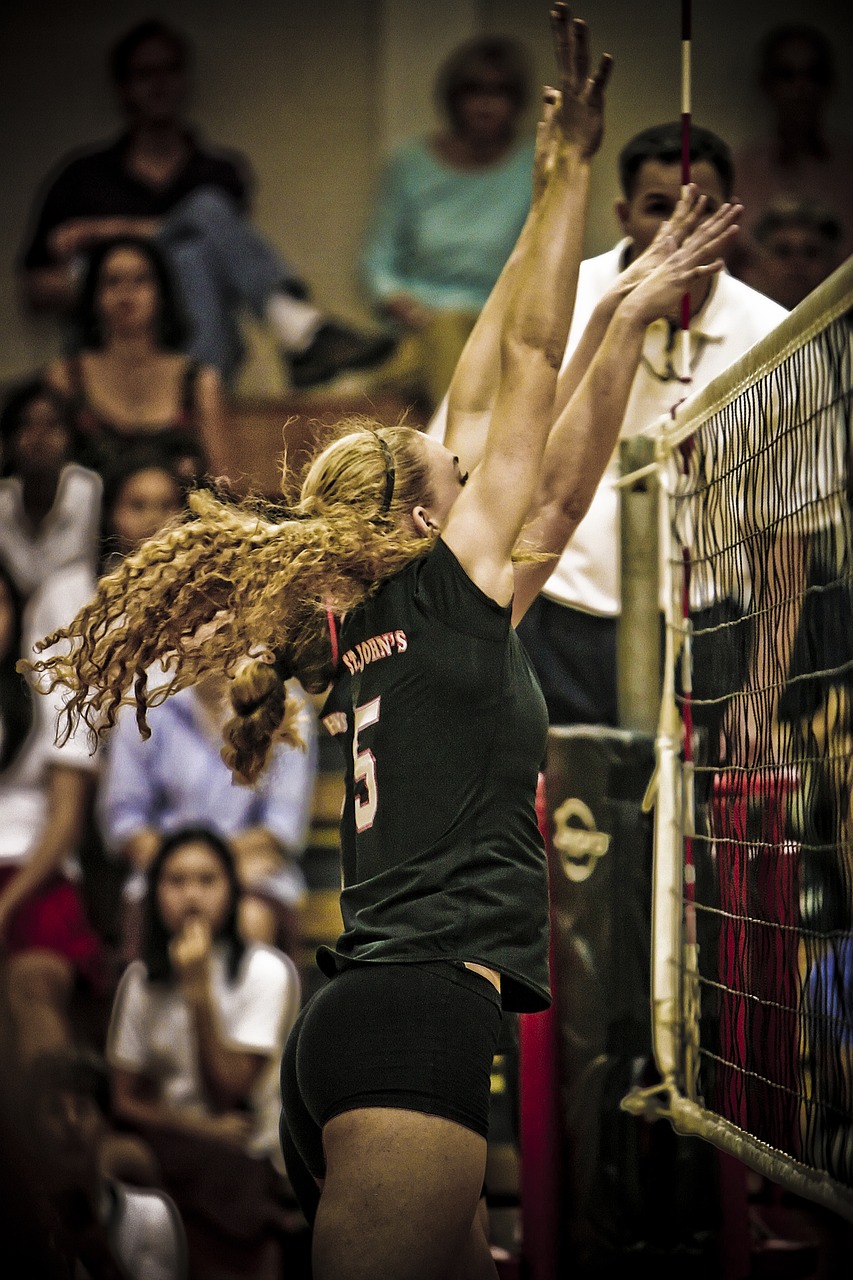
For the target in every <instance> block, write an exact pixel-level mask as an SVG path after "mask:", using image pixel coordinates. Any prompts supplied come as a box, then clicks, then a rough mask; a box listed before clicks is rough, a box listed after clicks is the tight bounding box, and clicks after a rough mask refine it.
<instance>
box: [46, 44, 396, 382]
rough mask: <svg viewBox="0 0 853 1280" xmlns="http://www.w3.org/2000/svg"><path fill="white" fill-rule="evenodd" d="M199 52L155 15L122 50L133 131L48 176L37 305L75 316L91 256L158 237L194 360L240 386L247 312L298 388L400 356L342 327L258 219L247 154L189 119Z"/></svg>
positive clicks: (116, 72) (378, 340)
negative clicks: (185, 315) (267, 332)
mask: <svg viewBox="0 0 853 1280" xmlns="http://www.w3.org/2000/svg"><path fill="white" fill-rule="evenodd" d="M189 64H190V47H189V44H188V42H187V40H186V38H185V37H184V36H183V34H182V33H181V32H179V31H177V30H176V29H175V28H174V27H172V26H170V25H168V24H167V23H165V22H161V21H159V20H157V19H147V20H145V21H143V22H140V23H138V24H137V25H136V26H134V27H133V28H132V29H131V30H130V31H128V32H127V33H126V34H125V35H124V36H123V37H122V38H121V39H120V40H119V41H118V43H117V44H116V45H115V47H114V49H113V50H112V54H111V58H110V71H111V75H112V80H113V83H114V86H115V89H116V91H117V94H118V98H119V103H120V106H121V109H122V111H123V113H124V116H125V119H126V123H127V130H126V132H124V133H123V134H122V135H121V136H120V137H119V138H118V139H116V141H115V142H113V143H112V144H110V145H109V146H107V147H100V148H97V149H93V150H86V151H82V152H78V153H76V154H74V155H73V156H71V157H66V158H65V159H64V160H63V161H62V162H61V163H60V165H59V166H58V169H57V170H56V171H55V172H54V174H53V176H52V177H51V179H50V180H49V181H48V183H47V185H46V187H45V189H44V191H43V193H42V195H41V198H40V200H39V202H38V205H37V207H36V210H35V212H34V217H33V228H32V230H31V233H30V235H29V237H28V240H27V243H26V246H25V249H24V251H23V254H22V260H21V267H22V275H23V278H22V284H23V292H24V298H25V300H26V301H27V302H28V303H29V305H30V306H31V307H33V308H34V309H37V310H46V311H58V312H61V313H66V312H68V311H70V310H71V309H72V308H73V305H74V302H75V299H76V296H77V284H78V280H79V276H80V274H81V271H82V269H83V264H84V262H85V258H86V255H87V254H88V253H90V252H91V250H92V249H93V248H94V247H95V246H96V245H98V244H100V243H101V242H102V241H104V240H106V239H111V238H113V237H114V236H117V235H122V236H124V235H136V236H145V237H154V238H156V239H157V241H158V243H159V244H160V246H161V248H162V249H164V250H165V252H166V253H167V256H168V258H169V261H170V263H171V266H172V268H173V270H174V271H175V273H176V276H177V279H178V282H179V284H180V290H181V293H182V295H183V298H184V301H185V304H186V307H187V310H188V312H189V317H190V320H191V328H192V334H191V342H190V346H189V351H190V354H191V355H192V356H193V358H194V359H196V360H198V361H200V362H202V363H205V364H211V365H214V366H215V367H216V368H217V369H218V370H219V371H220V372H221V373H222V375H223V377H224V378H225V379H226V381H228V380H230V379H231V378H232V377H233V375H234V373H235V371H236V369H237V366H238V365H239V362H240V359H241V355H242V346H241V341H240V333H239V325H238V323H237V316H238V313H239V310H240V308H241V307H248V308H249V309H250V310H251V311H252V312H254V314H255V315H256V316H257V317H258V318H259V319H264V320H266V321H267V322H268V323H269V324H270V326H271V328H272V330H273V331H274V333H275V335H276V338H277V340H278V342H279V344H280V346H281V349H282V352H283V353H284V355H285V358H286V361H287V365H288V367H289V374H290V379H291V382H292V383H293V385H294V386H311V385H315V384H319V383H323V382H326V381H328V380H329V379H331V378H333V377H334V375H335V374H337V373H339V372H341V371H342V370H344V369H352V368H361V367H366V366H369V365H370V364H372V363H374V362H375V361H377V360H379V359H382V358H383V357H384V356H385V355H387V354H388V352H389V350H390V349H391V346H392V345H393V344H392V343H391V341H390V340H389V339H388V338H387V337H386V336H385V335H376V336H366V335H362V334H360V333H357V332H355V331H354V330H352V329H350V328H348V327H346V326H344V325H342V324H339V323H337V322H335V321H334V320H331V319H329V317H327V316H326V315H325V314H324V313H323V312H322V311H321V310H320V309H318V308H317V307H315V306H314V305H312V304H311V303H310V302H308V301H306V294H307V290H306V288H305V285H304V284H303V283H302V281H301V280H299V279H298V277H297V275H296V272H295V271H294V269H293V268H292V267H291V266H290V265H289V264H288V263H286V262H284V261H283V260H282V259H281V258H280V257H279V256H278V254H277V253H276V252H275V250H273V248H272V247H271V246H270V245H269V244H267V242H266V241H265V240H264V239H263V238H262V237H261V236H260V234H259V233H258V232H257V231H256V230H255V229H254V228H253V227H252V225H251V223H250V222H249V220H248V217H247V213H248V203H249V200H248V196H249V186H250V180H249V177H248V167H247V164H246V162H245V160H244V158H243V157H242V156H239V155H237V154H235V153H225V152H223V151H221V150H219V149H217V150H215V151H213V150H208V149H206V148H205V147H204V146H203V145H202V144H201V143H200V142H199V140H198V137H197V135H196V134H195V133H194V132H193V131H191V130H190V129H189V128H188V127H187V125H186V122H185V118H184V107H185V100H186V97H187V88H188V71H189Z"/></svg>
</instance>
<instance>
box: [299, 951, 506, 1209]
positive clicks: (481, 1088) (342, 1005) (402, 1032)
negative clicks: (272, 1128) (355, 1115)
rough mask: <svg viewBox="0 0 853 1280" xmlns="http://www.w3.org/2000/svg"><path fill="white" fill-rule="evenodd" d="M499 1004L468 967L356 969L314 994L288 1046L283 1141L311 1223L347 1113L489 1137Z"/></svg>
mask: <svg viewBox="0 0 853 1280" xmlns="http://www.w3.org/2000/svg"><path fill="white" fill-rule="evenodd" d="M500 1026H501V1000H500V996H499V995H498V993H497V991H496V990H495V988H494V987H493V986H492V984H491V983H490V982H489V980H488V979H487V978H484V977H483V976H482V975H481V974H479V973H473V972H472V971H471V970H470V969H466V968H465V967H464V965H463V964H461V963H457V962H451V961H430V962H427V963H416V964H375V963H371V964H355V965H353V966H352V967H349V968H346V969H344V970H343V971H342V972H341V973H338V974H336V975H335V977H333V978H332V979H331V981H330V982H329V983H328V984H327V985H326V986H324V987H321V989H320V990H319V991H318V992H317V994H316V996H314V998H313V999H312V1000H311V1001H310V1003H309V1004H308V1005H307V1006H306V1007H305V1008H304V1009H303V1011H302V1013H301V1014H300V1015H299V1018H298V1019H297V1021H296V1024H295V1026H294V1028H293V1030H292V1031H291V1033H290V1036H289V1038H288V1041H287V1046H286V1048H285V1052H284V1059H283V1061H282V1067H281V1095H282V1102H283V1111H282V1118H281V1139H282V1148H283V1151H284V1157H285V1162H286V1164H287V1171H288V1174H289V1176H290V1180H291V1183H292V1185H293V1189H294V1191H295V1192H296V1194H297V1196H298V1197H299V1200H300V1202H301V1203H302V1207H303V1209H304V1210H305V1211H306V1214H307V1215H308V1217H309V1220H310V1219H311V1217H312V1216H313V1215H312V1213H311V1211H310V1210H311V1208H312V1205H311V1204H310V1201H312V1200H313V1199H314V1197H315V1196H316V1188H315V1187H314V1185H313V1179H314V1178H322V1177H323V1176H324V1175H325V1159H324V1156H323V1139H322V1130H323V1126H324V1125H325V1124H326V1123H327V1121H329V1120H331V1119H332V1117H333V1116H336V1115H340V1114H341V1112H343V1111H353V1110H355V1109H356V1108H359V1107H399V1108H402V1109H404V1110H407V1111H423V1112H426V1113H427V1114H429V1115H435V1116H444V1117H445V1118H446V1119H448V1120H455V1121H456V1122H457V1123H459V1124H461V1125H464V1126H465V1127H466V1128H468V1129H472V1130H473V1131H474V1132H475V1133H479V1134H481V1135H482V1136H483V1137H486V1136H487V1135H488V1129H489V1086H490V1080H491V1068H492V1059H493V1057H494V1055H495V1052H496V1049H497V1044H498V1035H499V1033H500Z"/></svg>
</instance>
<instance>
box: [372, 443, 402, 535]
mask: <svg viewBox="0 0 853 1280" xmlns="http://www.w3.org/2000/svg"><path fill="white" fill-rule="evenodd" d="M376 440H377V443H378V445H379V448H380V449H381V450H382V460H383V461H384V463H385V492H384V494H383V495H382V505H381V507H380V508H379V510H380V511H381V512H382V514H383V515H384V514H385V512H386V511H389V510H390V509H391V499H392V498H393V497H394V481H395V480H396V478H397V468H396V467H395V465H394V457H393V454H392V453H391V450H390V449H389V448H388V446H387V444H386V443H385V441H384V440H383V439H382V437H381V436H380V435H377V437H376Z"/></svg>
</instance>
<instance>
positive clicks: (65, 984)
mask: <svg viewBox="0 0 853 1280" xmlns="http://www.w3.org/2000/svg"><path fill="white" fill-rule="evenodd" d="M22 636H23V619H22V612H21V605H20V598H19V597H18V595H17V593H16V591H15V589H14V586H13V584H12V582H11V579H10V577H9V575H8V573H7V572H6V571H5V570H4V569H3V568H2V566H0V729H2V732H0V813H2V815H3V820H2V823H0V957H2V969H3V978H4V986H5V996H6V1008H7V1011H8V1016H9V1017H10V1019H11V1034H12V1036H13V1037H14V1044H15V1048H16V1053H17V1055H18V1058H19V1060H20V1061H24V1062H29V1061H31V1060H32V1059H33V1058H34V1057H35V1056H36V1055H37V1054H38V1053H40V1052H43V1051H47V1050H50V1049H53V1048H56V1047H57V1046H61V1045H63V1044H67V1043H70V1041H71V1029H70V1026H69V1022H68V1004H69V999H70V996H71V993H72V989H73V987H74V984H75V981H76V980H77V979H78V978H82V979H85V980H87V981H88V982H89V984H90V985H91V986H93V987H94V988H95V989H97V990H103V988H104V982H105V972H104V960H103V949H102V945H101V943H100V940H99V939H98V937H97V936H96V934H95V933H94V931H93V929H92V927H91V925H90V924H89V922H88V920H87V918H86V914H85V911H84V908H83V903H82V900H81V897H80V893H79V890H78V888H77V885H76V883H75V862H74V855H75V853H76V849H77V845H78V843H79V841H80V839H81V836H82V833H83V830H84V827H85V820H86V811H87V805H88V801H89V798H90V796H91V791H92V787H93V781H94V769H95V761H94V759H93V757H92V756H91V754H90V750H89V743H88V738H87V736H86V735H85V734H84V733H82V732H79V733H77V734H73V735H71V736H70V737H69V738H68V739H67V741H65V742H63V743H62V744H61V745H58V744H57V743H56V741H55V731H56V720H57V715H58V712H59V710H60V709H61V697H60V696H59V694H58V693H56V694H53V695H50V696H45V697H34V696H33V695H32V692H31V689H30V686H29V684H28V682H27V679H26V677H25V676H22V675H20V674H19V673H18V672H17V671H16V670H15V664H16V662H17V660H18V658H19V657H29V656H31V650H30V648H29V646H28V645H27V643H26V642H25V641H24V640H23V638H22Z"/></svg>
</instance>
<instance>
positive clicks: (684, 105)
mask: <svg viewBox="0 0 853 1280" xmlns="http://www.w3.org/2000/svg"><path fill="white" fill-rule="evenodd" d="M691 19H692V13H691V0H681V191H682V195H683V194H684V192H685V190H686V188H687V184H688V183H689V182H690V119H691V112H692V107H691V94H690V53H691V40H692V30H691V28H692V21H691ZM679 336H680V347H679V360H678V376H679V378H680V380H681V381H682V382H690V380H691V377H690V295H689V294H688V293H685V295H684V297H683V298H682V299H681V333H680V335H679Z"/></svg>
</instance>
